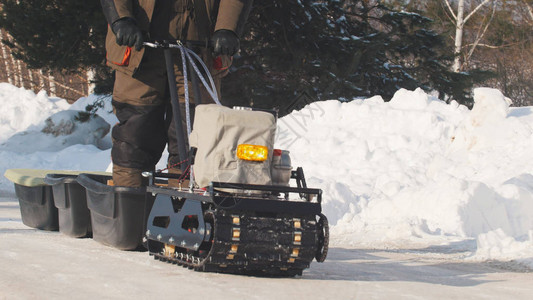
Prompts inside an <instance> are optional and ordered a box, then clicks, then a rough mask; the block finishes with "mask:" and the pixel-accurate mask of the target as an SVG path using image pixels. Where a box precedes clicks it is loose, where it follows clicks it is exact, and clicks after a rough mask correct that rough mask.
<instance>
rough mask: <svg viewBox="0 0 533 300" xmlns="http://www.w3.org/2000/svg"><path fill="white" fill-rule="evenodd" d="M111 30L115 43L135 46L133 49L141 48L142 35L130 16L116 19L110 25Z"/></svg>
mask: <svg viewBox="0 0 533 300" xmlns="http://www.w3.org/2000/svg"><path fill="white" fill-rule="evenodd" d="M111 30H113V33H115V36H116V38H117V44H119V45H120V46H128V47H133V46H135V50H137V51H139V50H141V48H142V46H143V42H144V37H143V34H142V32H141V29H139V26H137V24H135V21H134V20H132V19H130V18H122V19H119V20H116V21H115V22H113V25H111Z"/></svg>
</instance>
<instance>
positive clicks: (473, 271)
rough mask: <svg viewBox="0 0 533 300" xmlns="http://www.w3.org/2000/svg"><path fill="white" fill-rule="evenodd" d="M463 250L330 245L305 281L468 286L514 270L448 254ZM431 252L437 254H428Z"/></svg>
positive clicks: (303, 278)
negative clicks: (346, 247)
mask: <svg viewBox="0 0 533 300" xmlns="http://www.w3.org/2000/svg"><path fill="white" fill-rule="evenodd" d="M448 248H451V249H448ZM460 252H461V250H460V248H458V247H453V246H432V247H428V248H425V249H412V250H372V249H345V248H330V250H329V252H328V258H327V259H326V261H325V262H324V263H321V264H319V263H313V265H312V266H311V268H310V269H309V270H306V271H305V272H304V274H303V277H302V280H343V281H398V282H400V281H407V282H422V283H430V284H439V285H447V286H454V287H467V286H478V285H481V284H484V283H488V282H498V281H499V280H490V279H487V276H486V275H487V274H490V273H504V272H513V271H512V270H508V269H502V268H497V267H495V266H494V265H491V264H490V263H488V262H467V261H463V260H461V259H457V258H455V259H453V258H449V257H447V256H446V254H454V253H460ZM428 253H434V254H435V255H432V256H429V257H428V256H427V255H426V254H428ZM439 254H442V257H440V258H439V257H438V255H439ZM391 257H392V258H391ZM515 272H516V271H515Z"/></svg>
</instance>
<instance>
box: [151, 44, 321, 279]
mask: <svg viewBox="0 0 533 300" xmlns="http://www.w3.org/2000/svg"><path fill="white" fill-rule="evenodd" d="M145 45H146V46H150V47H157V48H163V49H164V52H165V58H166V62H167V72H168V74H169V76H168V77H169V85H170V87H171V88H170V91H171V93H170V94H171V101H172V106H173V112H174V114H173V115H174V117H175V118H176V120H175V121H176V122H175V124H176V127H177V128H176V132H178V133H183V132H184V130H183V128H182V120H181V112H180V110H179V109H180V108H179V105H178V96H177V91H176V88H175V78H173V77H174V75H173V74H174V73H173V62H172V54H171V52H170V51H171V49H172V48H178V49H179V50H180V51H181V56H182V61H183V70H184V72H183V73H184V76H185V82H187V66H186V62H189V66H191V67H192V68H193V69H194V72H191V73H192V74H191V76H192V78H191V81H192V83H193V92H194V94H195V99H199V97H198V95H199V94H198V86H197V84H198V80H200V81H201V82H202V83H203V85H204V86H205V87H206V89H207V90H208V92H209V93H210V94H211V96H212V97H213V99H214V100H215V102H217V103H218V99H217V96H216V90H215V88H214V84H213V81H212V79H209V77H208V76H207V77H208V80H209V82H207V80H206V78H205V77H204V75H205V74H209V72H207V68H206V67H205V65H203V62H202V61H201V59H200V58H199V57H198V56H196V54H195V53H194V52H193V51H191V50H190V49H189V48H187V47H185V46H184V45H183V44H182V43H181V42H179V41H178V42H177V43H168V42H159V43H145ZM195 62H198V63H199V64H201V65H202V66H203V67H204V72H201V71H200V70H199V69H198V67H197V66H196V63H195ZM195 85H196V86H195ZM185 98H186V99H185V101H186V107H188V94H187V92H186V95H185ZM185 115H186V116H187V122H186V124H187V132H188V134H189V139H188V141H189V143H188V144H189V145H190V149H188V150H187V149H185V146H184V145H186V143H185V134H183V135H181V136H180V134H178V141H180V145H181V146H182V147H181V148H180V159H181V160H182V163H181V166H180V167H181V170H182V174H171V173H164V172H160V171H156V172H150V173H145V174H144V175H145V176H147V177H149V179H150V185H149V186H148V188H147V191H148V192H149V193H152V195H153V196H155V201H154V204H153V207H152V210H151V212H150V215H149V217H148V220H147V226H146V227H147V230H146V245H147V248H148V250H149V253H150V255H153V256H154V258H156V259H158V260H161V261H166V262H170V263H175V264H178V265H182V266H185V267H188V268H191V269H194V270H197V271H211V272H227V273H237V274H262V275H270V276H294V275H301V274H302V271H303V270H304V269H306V268H308V267H309V266H310V263H311V261H312V260H313V259H316V260H317V261H318V262H323V261H324V260H325V258H326V255H327V251H328V240H329V229H328V221H327V218H326V216H324V215H323V214H322V212H321V201H322V191H321V190H320V189H313V188H308V187H307V185H306V181H305V176H304V173H303V169H302V168H296V170H293V169H292V166H291V161H290V156H289V152H288V151H284V150H278V149H274V138H275V132H276V121H277V115H276V112H275V111H264V110H260V111H258V110H253V109H249V108H234V109H231V108H227V107H224V106H221V105H217V104H199V105H197V107H196V112H195V120H194V126H192V128H191V126H190V120H189V118H188V112H187V113H186V114H185ZM170 179H173V180H174V181H176V180H177V182H179V183H180V184H178V186H175V185H170V184H168V185H165V184H160V183H161V182H167V181H168V182H170ZM187 182H188V184H187ZM291 182H292V186H291ZM182 185H183V186H182Z"/></svg>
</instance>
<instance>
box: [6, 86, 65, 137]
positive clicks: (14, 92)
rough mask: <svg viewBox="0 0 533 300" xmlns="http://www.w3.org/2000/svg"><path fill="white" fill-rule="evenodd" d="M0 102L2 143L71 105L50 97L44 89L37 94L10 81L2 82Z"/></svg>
mask: <svg viewBox="0 0 533 300" xmlns="http://www.w3.org/2000/svg"><path fill="white" fill-rule="evenodd" d="M0 104H1V105H2V112H1V113H0V143H2V142H4V141H5V140H7V139H8V138H9V137H11V136H12V135H13V134H15V133H17V132H20V131H23V130H26V129H28V128H29V127H30V126H32V125H38V124H40V123H42V122H43V121H44V120H45V119H46V118H48V117H49V116H50V115H51V114H53V113H56V112H58V111H62V110H65V109H68V107H69V104H68V103H67V101H65V100H63V99H57V98H55V99H54V98H49V97H48V96H47V95H46V92H44V91H42V92H40V93H38V94H37V95H36V94H35V93H33V92H32V91H28V90H25V89H23V88H18V87H15V86H13V85H11V84H8V83H0Z"/></svg>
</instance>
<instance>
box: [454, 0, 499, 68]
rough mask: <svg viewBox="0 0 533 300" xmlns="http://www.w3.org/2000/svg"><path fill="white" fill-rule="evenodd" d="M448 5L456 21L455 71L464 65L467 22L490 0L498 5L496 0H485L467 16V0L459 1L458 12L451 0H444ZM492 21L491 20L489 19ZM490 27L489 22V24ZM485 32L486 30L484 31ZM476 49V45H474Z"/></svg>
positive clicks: (479, 38)
mask: <svg viewBox="0 0 533 300" xmlns="http://www.w3.org/2000/svg"><path fill="white" fill-rule="evenodd" d="M444 2H445V4H446V7H447V8H448V10H449V12H450V13H451V15H452V18H453V19H454V21H455V48H454V54H455V59H454V61H453V66H452V69H453V71H454V72H459V71H460V70H461V67H462V63H461V52H462V48H463V35H464V26H465V24H466V22H467V21H468V20H469V19H470V18H471V17H472V16H473V15H475V14H476V13H477V12H478V11H479V10H480V9H481V8H482V7H483V6H484V5H485V4H487V3H489V2H493V5H496V3H495V0H483V2H481V3H480V4H479V5H478V6H476V8H474V9H473V10H472V11H471V12H470V13H469V14H468V15H467V16H466V17H465V0H459V1H458V2H457V14H456V13H455V11H454V9H453V8H452V5H451V4H450V0H444ZM489 22H490V21H489ZM487 27H488V24H487ZM483 33H484V32H483ZM481 38H482V36H479V35H478V36H477V37H476V40H477V42H479V40H481ZM474 49H475V47H474ZM474 49H471V52H473V51H474Z"/></svg>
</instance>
